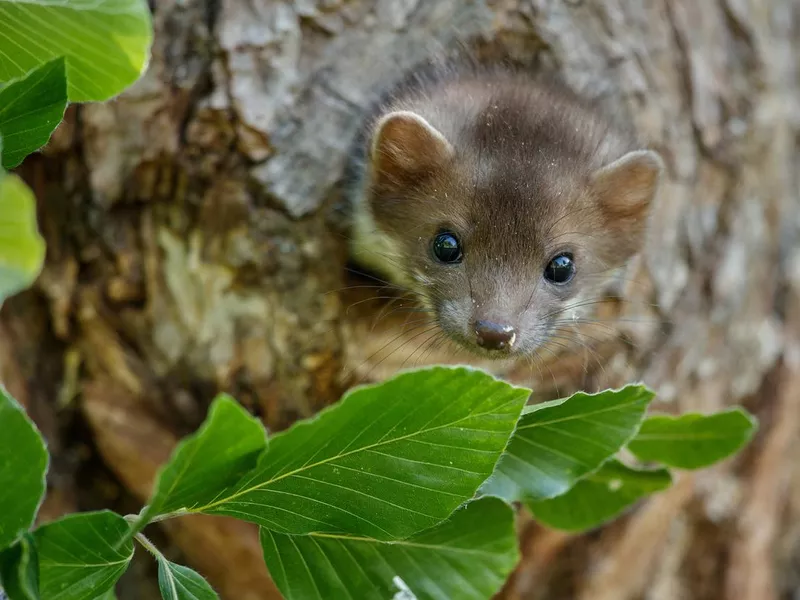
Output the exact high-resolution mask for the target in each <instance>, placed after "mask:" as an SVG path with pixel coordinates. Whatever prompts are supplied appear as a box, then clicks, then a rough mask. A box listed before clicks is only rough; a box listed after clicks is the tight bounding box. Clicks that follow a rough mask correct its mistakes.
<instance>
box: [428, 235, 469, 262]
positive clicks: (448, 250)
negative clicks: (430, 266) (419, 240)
mask: <svg viewBox="0 0 800 600" xmlns="http://www.w3.org/2000/svg"><path fill="white" fill-rule="evenodd" d="M433 255H434V256H435V257H436V260H438V261H439V262H443V263H459V262H461V258H462V257H463V254H462V253H461V243H460V242H459V241H458V238H457V237H456V236H455V235H454V234H452V233H450V232H449V231H442V232H440V233H437V234H436V237H434V238H433Z"/></svg>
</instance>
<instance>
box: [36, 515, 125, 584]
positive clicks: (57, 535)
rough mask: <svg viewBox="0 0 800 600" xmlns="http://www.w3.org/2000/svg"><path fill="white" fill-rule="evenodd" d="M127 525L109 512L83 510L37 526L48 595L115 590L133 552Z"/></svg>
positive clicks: (41, 573) (41, 571) (41, 581)
mask: <svg viewBox="0 0 800 600" xmlns="http://www.w3.org/2000/svg"><path fill="white" fill-rule="evenodd" d="M127 533H128V524H127V522H126V521H125V519H123V518H122V517H121V516H119V515H118V514H116V513H113V512H110V511H100V512H93V513H79V514H75V515H69V516H67V517H64V518H63V519H59V520H58V521H53V522H52V523H48V524H47V525H43V526H42V527H40V528H39V529H37V530H36V531H35V532H34V534H33V536H34V539H35V540H36V547H37V548H38V550H39V587H40V590H41V594H42V598H47V600H94V599H96V598H97V597H98V596H101V597H102V595H103V594H105V593H107V592H108V591H109V590H111V589H113V587H114V585H115V584H116V582H117V580H118V579H119V578H120V576H121V575H122V574H123V573H124V572H125V570H126V569H127V568H128V563H129V562H130V560H131V558H132V557H133V542H131V541H130V540H128V541H125V542H123V541H122V540H124V539H125V537H126V534H127Z"/></svg>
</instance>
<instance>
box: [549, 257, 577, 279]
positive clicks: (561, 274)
mask: <svg viewBox="0 0 800 600" xmlns="http://www.w3.org/2000/svg"><path fill="white" fill-rule="evenodd" d="M574 276H575V262H574V261H573V260H572V255H571V254H559V255H558V256H556V257H554V258H553V260H551V261H550V262H549V263H548V265H547V267H546V268H545V270H544V277H545V279H547V281H550V282H552V283H555V284H559V285H560V284H564V283H568V282H569V280H570V279H572V278H573V277H574Z"/></svg>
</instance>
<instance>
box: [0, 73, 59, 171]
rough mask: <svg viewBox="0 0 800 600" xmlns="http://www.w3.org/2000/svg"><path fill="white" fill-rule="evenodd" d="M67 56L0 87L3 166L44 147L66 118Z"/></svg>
mask: <svg viewBox="0 0 800 600" xmlns="http://www.w3.org/2000/svg"><path fill="white" fill-rule="evenodd" d="M64 69H65V67H64V59H63V58H57V59H55V60H53V61H50V62H48V63H45V64H44V65H42V66H41V67H39V68H38V69H35V70H34V71H31V72H30V73H27V74H26V75H25V77H23V78H20V79H17V80H15V81H11V82H9V83H8V84H7V85H6V86H5V87H4V88H3V89H2V90H0V134H2V136H3V161H2V166H3V167H5V168H6V169H12V168H14V167H16V166H17V165H18V164H20V163H21V162H22V159H24V158H25V157H26V156H27V155H28V154H30V153H31V152H35V151H36V150H38V149H39V148H41V147H42V146H44V145H45V144H46V143H47V141H48V140H49V139H50V135H51V134H52V133H53V131H54V130H55V128H56V127H57V126H58V124H59V123H60V122H61V119H63V118H64V109H65V108H66V107H67V78H66V73H65V70H64Z"/></svg>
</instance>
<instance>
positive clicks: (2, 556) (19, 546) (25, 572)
mask: <svg viewBox="0 0 800 600" xmlns="http://www.w3.org/2000/svg"><path fill="white" fill-rule="evenodd" d="M0 588H2V590H4V591H5V592H6V595H7V596H8V597H9V598H10V599H11V600H39V599H40V596H39V561H38V557H37V555H36V546H35V545H34V542H33V538H32V536H31V534H30V533H25V534H24V535H23V536H22V537H21V538H20V539H19V541H18V542H17V543H16V544H14V545H13V546H11V548H7V549H6V550H4V551H2V552H0Z"/></svg>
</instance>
